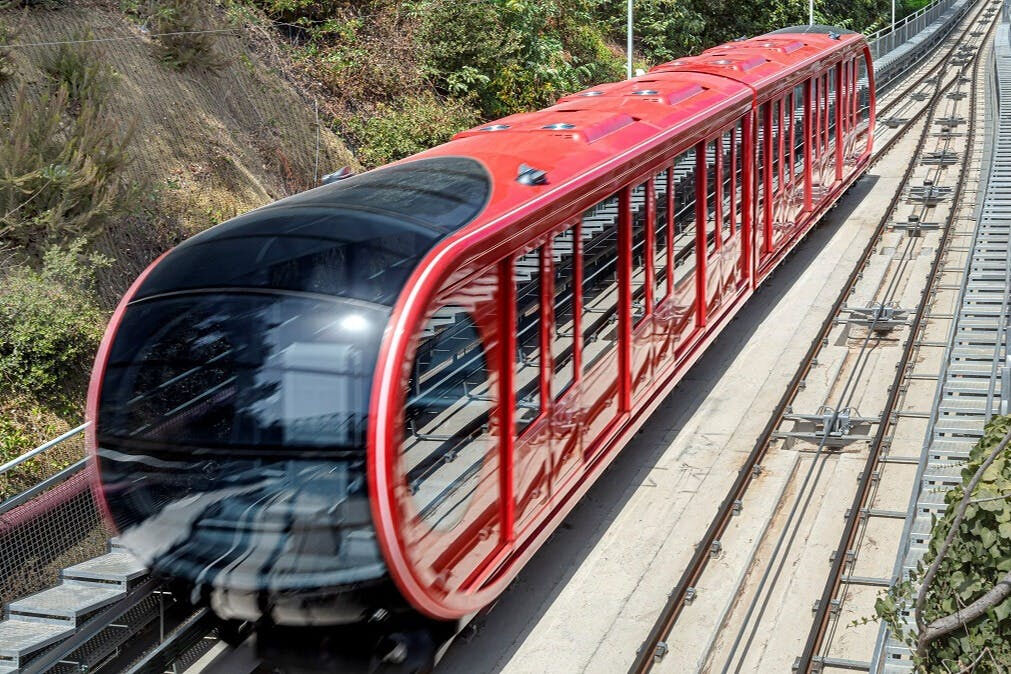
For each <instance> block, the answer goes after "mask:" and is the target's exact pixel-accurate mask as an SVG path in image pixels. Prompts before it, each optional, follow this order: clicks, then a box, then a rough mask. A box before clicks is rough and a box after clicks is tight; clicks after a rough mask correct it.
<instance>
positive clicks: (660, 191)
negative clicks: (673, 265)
mask: <svg viewBox="0 0 1011 674" xmlns="http://www.w3.org/2000/svg"><path fill="white" fill-rule="evenodd" d="M672 174H673V170H672V169H665V170H663V171H660V172H659V173H657V174H656V176H654V178H653V194H654V195H655V197H656V199H655V204H656V207H655V208H654V209H653V304H654V305H658V304H660V303H661V302H663V301H664V300H665V299H667V295H668V292H669V290H670V283H669V279H668V278H667V277H668V274H667V262H668V260H667V251H668V250H670V241H669V240H668V237H669V236H670V235H671V228H670V226H669V225H670V223H669V221H668V220H669V218H668V215H669V214H670V201H671V197H673V192H672V191H671V189H670V184H671V176H672Z"/></svg>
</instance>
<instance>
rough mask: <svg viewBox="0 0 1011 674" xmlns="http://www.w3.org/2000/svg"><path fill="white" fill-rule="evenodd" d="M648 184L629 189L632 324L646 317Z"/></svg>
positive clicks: (636, 323)
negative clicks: (630, 210)
mask: <svg viewBox="0 0 1011 674" xmlns="http://www.w3.org/2000/svg"><path fill="white" fill-rule="evenodd" d="M648 187H649V184H648V183H643V184H641V185H636V186H635V187H633V188H632V190H631V207H632V214H631V215H632V325H638V324H639V322H640V321H642V319H643V318H645V317H646V313H647V312H646V260H647V259H648V258H649V251H648V250H647V245H646V244H647V242H646V226H647V220H646V218H647V216H648V211H649V204H648V201H649V199H648V196H649V190H648Z"/></svg>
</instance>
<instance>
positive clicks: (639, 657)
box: [629, 3, 986, 674]
mask: <svg viewBox="0 0 1011 674" xmlns="http://www.w3.org/2000/svg"><path fill="white" fill-rule="evenodd" d="M985 5H986V3H981V9H980V10H979V12H977V14H976V15H975V16H974V17H973V19H971V20H970V21H969V22H968V24H967V26H966V28H965V29H964V30H963V34H965V33H967V32H969V29H970V27H971V26H972V25H973V24H974V22H975V18H976V17H977V16H979V15H980V14H981V13H982V7H985ZM954 53H955V48H954V47H953V48H952V49H950V50H949V51H948V53H947V54H946V55H945V56H944V57H943V58H942V59H941V62H940V63H947V62H948V61H949V60H950V59H951V57H952V56H953V55H954ZM940 63H939V64H938V66H935V67H939V66H940ZM932 70H933V68H932ZM928 76H929V75H926V74H925V75H923V76H922V77H921V80H925V79H926V78H927V77H928ZM949 86H950V85H949ZM942 93H943V90H942V88H940V87H939V88H938V89H937V90H936V91H935V94H934V97H933V99H932V101H930V102H929V103H928V105H926V106H924V108H923V110H921V111H920V112H919V113H917V115H916V117H914V118H913V119H912V120H910V122H909V123H908V124H907V125H906V126H905V128H904V130H908V129H909V128H910V125H911V124H912V123H913V122H914V121H916V120H917V119H918V118H919V117H921V116H922V115H924V114H926V113H927V111H928V110H929V109H930V108H931V105H932V104H933V105H935V106H936V104H937V103H938V102H939V101H940V97H941V94H942ZM901 135H902V134H896V136H895V137H894V138H893V139H890V140H889V141H888V142H887V143H886V145H885V146H884V147H882V148H881V150H880V151H879V152H878V153H875V157H874V158H873V160H876V159H878V158H880V157H881V156H882V154H883V153H884V152H886V151H887V150H888V149H889V148H890V147H891V146H892V145H893V144H894V143H895V142H897V139H898V138H899V137H901ZM928 136H929V126H927V125H925V126H924V129H923V131H922V134H921V138H920V140H919V142H918V147H917V151H916V154H919V153H920V152H921V151H922V147H923V145H924V144H925V143H926V140H927V138H928ZM873 160H872V162H873ZM915 168H916V164H915V163H913V162H910V163H909V164H908V165H907V167H906V171H905V173H904V175H903V178H902V181H901V183H900V185H902V186H904V185H905V184H906V183H908V182H909V179H910V177H911V176H912V173H913V171H914V169H915ZM902 196H903V190H902V188H901V187H900V188H899V189H897V190H896V191H895V193H894V195H893V196H892V198H891V200H890V202H889V204H888V207H887V208H886V210H885V215H884V216H883V217H882V218H881V219H880V220H879V222H878V224H877V226H876V227H875V230H874V233H873V235H872V236H871V238H870V240H869V241H868V243H867V245H866V246H865V248H864V250H863V251H862V252H861V255H860V258H859V259H858V261H857V264H856V265H855V266H854V268H853V271H852V272H851V273H850V275H849V277H848V278H847V280H846V283H845V285H844V287H843V289H842V290H841V291H840V293H839V295H838V296H837V298H836V300H835V302H834V303H833V305H832V308H831V310H830V312H829V314H828V315H827V317H826V318H825V320H824V321H823V322H822V325H821V327H820V328H819V330H818V333H817V335H816V336H815V338H814V339H813V340H812V341H811V344H810V345H809V347H808V350H807V352H806V353H805V355H804V358H803V360H802V361H801V364H800V366H799V367H798V369H797V370H796V372H795V373H794V375H793V377H792V378H791V380H790V383H789V384H788V386H787V390H786V393H785V394H784V395H783V397H782V398H781V399H780V400H779V402H778V403H777V405H776V408H775V410H774V412H773V414H772V416H771V417H770V419H769V421H768V422H767V423H766V425H765V427H764V428H763V429H762V433H761V434H760V436H759V440H758V442H757V443H756V445H755V447H754V448H753V449H752V451H751V452H750V453H749V455H748V457H747V458H746V459H745V462H744V464H743V465H742V466H741V468H740V469H739V471H738V475H737V478H736V479H735V481H734V484H733V485H732V486H731V488H730V490H729V491H728V493H727V495H726V497H725V498H724V499H723V501H722V502H721V504H720V506H719V507H718V509H717V513H716V516H715V518H714V519H713V520H712V521H711V522H710V525H709V528H708V529H707V530H706V533H705V534H704V535H703V537H702V539H701V540H700V541H699V543H697V544H696V547H695V552H694V553H693V555H692V558H691V560H690V561H689V563H688V567H687V568H686V570H685V572H684V573H683V574H682V576H681V578H680V579H679V580H678V582H677V584H676V585H675V586H674V589H673V590H672V591H671V593H670V594H669V595H668V598H667V602H666V603H665V605H664V608H663V609H662V610H661V613H660V616H659V617H658V619H657V620H656V622H655V623H654V624H653V627H652V628H651V630H650V633H649V636H648V637H647V639H646V641H645V642H644V644H643V646H642V647H640V648H639V650H638V651H637V653H636V658H635V660H634V662H633V663H632V666H631V667H630V668H629V672H630V674H639V673H643V672H648V671H650V670H651V669H652V666H653V664H654V663H655V661H656V659H657V658H658V656H659V657H662V656H660V652H661V651H662V647H661V644H662V643H663V642H664V640H665V639H666V638H667V636H668V635H669V634H670V632H671V630H672V629H673V627H674V625H675V623H676V622H677V620H678V618H679V617H680V615H681V613H682V611H683V610H684V607H685V605H686V604H687V597H688V590H689V588H692V587H694V586H695V585H696V584H697V582H698V580H699V578H700V577H701V576H702V574H703V572H704V571H705V570H706V568H707V566H708V562H709V559H710V558H711V549H712V546H713V543H715V542H717V541H719V540H720V537H721V536H722V534H723V533H724V531H725V530H726V528H727V526H729V524H730V522H731V520H732V518H733V516H734V514H735V512H736V511H737V504H738V503H740V502H741V501H742V497H743V496H744V494H745V493H746V492H747V490H748V488H749V487H750V485H751V483H752V481H753V480H754V478H755V477H757V474H758V473H759V472H760V466H761V461H762V459H763V458H764V457H765V454H766V452H767V451H768V449H769V446H770V445H771V442H772V440H773V435H774V433H775V431H776V430H777V429H778V427H779V426H780V425H781V424H782V422H783V420H784V419H783V417H784V416H785V414H786V410H787V408H788V407H789V406H790V404H791V403H792V401H793V398H794V397H795V396H796V393H797V392H798V391H799V390H800V387H801V384H802V382H803V381H804V380H805V379H806V378H807V375H808V373H809V372H810V369H811V367H812V366H813V365H814V363H815V361H816V357H817V355H818V353H819V351H820V350H821V348H822V345H823V342H824V341H825V339H826V338H827V337H828V335H829V333H830V332H831V330H832V328H833V326H834V325H835V323H836V319H837V318H838V316H839V315H840V314H841V310H842V308H843V307H844V306H845V303H846V300H847V298H848V296H849V294H850V293H851V292H852V290H853V289H854V287H855V286H856V283H857V281H858V280H859V279H860V277H861V276H862V274H863V271H864V268H865V266H866V265H867V263H868V262H869V261H870V259H871V256H872V255H873V253H874V251H875V250H877V245H878V243H879V239H880V238H881V235H882V234H883V233H884V232H885V231H886V229H887V227H888V223H889V221H890V216H891V214H892V213H893V212H894V210H895V208H896V206H897V204H898V202H899V201H900V200H901V198H902ZM756 469H759V470H756Z"/></svg>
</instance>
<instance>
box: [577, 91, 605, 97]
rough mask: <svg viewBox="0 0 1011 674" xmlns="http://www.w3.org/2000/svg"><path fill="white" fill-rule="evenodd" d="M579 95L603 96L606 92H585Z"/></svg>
mask: <svg viewBox="0 0 1011 674" xmlns="http://www.w3.org/2000/svg"><path fill="white" fill-rule="evenodd" d="M579 95H580V96H603V95H604V92H603V91H584V92H583V93H581V94H579Z"/></svg>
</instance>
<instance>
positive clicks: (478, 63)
mask: <svg viewBox="0 0 1011 674" xmlns="http://www.w3.org/2000/svg"><path fill="white" fill-rule="evenodd" d="M580 6H581V3H565V2H561V1H560V0H552V1H548V2H520V1H519V0H512V1H510V2H506V3H504V4H502V5H496V4H485V3H461V2H454V1H453V0H422V2H419V3H418V4H417V5H416V6H415V11H416V14H417V15H418V17H419V20H420V22H421V23H420V26H419V29H418V43H419V45H421V48H422V50H423V51H422V54H423V56H422V57H423V62H424V68H425V72H426V73H427V74H428V76H429V78H430V79H431V80H432V81H433V82H434V83H435V85H436V86H437V87H438V88H439V89H440V90H441V91H442V92H443V93H446V94H448V95H452V96H457V97H461V98H464V99H467V100H469V101H472V102H473V103H474V104H476V105H477V107H478V108H479V109H480V110H481V112H482V113H483V114H484V115H485V116H486V117H501V116H504V115H508V114H511V113H514V112H520V111H523V110H529V109H532V108H537V107H542V106H545V105H550V104H551V103H554V101H555V99H557V98H558V97H559V96H560V95H563V94H565V93H569V92H571V91H574V90H577V89H581V88H583V87H585V86H589V85H591V84H593V83H596V82H599V81H601V80H606V79H613V78H617V77H620V76H621V72H622V69H621V62H620V59H618V58H617V57H616V56H615V55H614V54H612V53H611V52H610V50H609V49H607V47H606V45H605V44H604V40H603V34H602V33H601V32H600V31H599V30H598V29H597V28H596V26H597V22H596V21H594V20H593V19H592V17H591V16H590V15H589V13H588V12H587V11H586V10H585V9H581V8H580Z"/></svg>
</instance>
